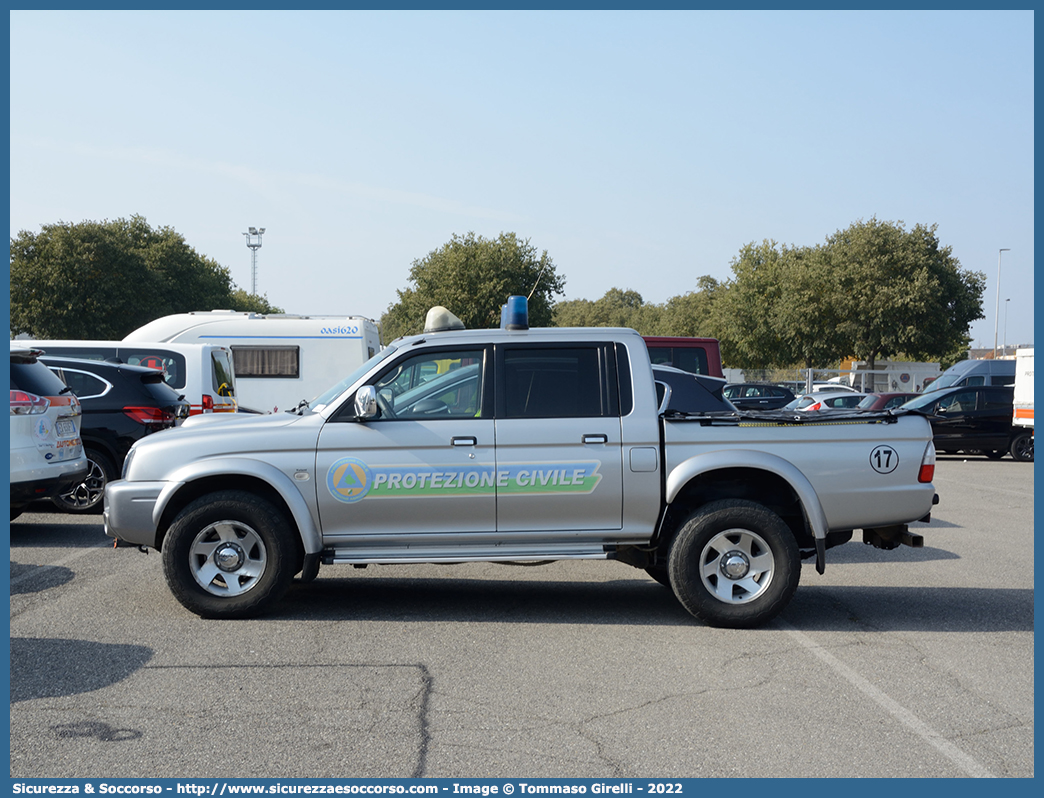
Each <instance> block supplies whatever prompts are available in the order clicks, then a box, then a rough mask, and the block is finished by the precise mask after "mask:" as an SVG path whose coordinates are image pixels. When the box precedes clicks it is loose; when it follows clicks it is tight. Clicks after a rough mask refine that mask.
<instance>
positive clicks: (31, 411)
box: [11, 391, 51, 416]
mask: <svg viewBox="0 0 1044 798" xmlns="http://www.w3.org/2000/svg"><path fill="white" fill-rule="evenodd" d="M50 406H51V400H50V399H48V398H47V397H46V396H37V395H36V394H35V393H29V392H28V391H11V415H12V416H39V415H42V414H43V413H46V412H47V408H49V407H50Z"/></svg>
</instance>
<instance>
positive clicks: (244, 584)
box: [162, 490, 297, 618]
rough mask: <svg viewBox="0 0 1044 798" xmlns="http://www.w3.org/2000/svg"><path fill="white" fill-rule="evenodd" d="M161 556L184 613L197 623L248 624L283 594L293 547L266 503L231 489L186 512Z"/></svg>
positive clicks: (284, 526)
mask: <svg viewBox="0 0 1044 798" xmlns="http://www.w3.org/2000/svg"><path fill="white" fill-rule="evenodd" d="M226 544H227V545H226ZM219 550H220V551H221V553H222V555H223V560H224V563H223V564H222V565H220V566H219V565H218V563H217V562H216V561H215V555H216V554H217V553H218V552H219ZM162 557H163V573H164V575H165V576H166V578H167V585H168V586H169V587H170V590H171V592H172V593H173V594H174V597H175V598H176V599H177V600H178V601H180V602H181V604H182V605H184V606H185V607H186V608H187V609H189V610H191V611H192V612H194V613H196V614H197V615H199V616H201V617H203V618H249V617H252V616H254V615H258V614H260V613H262V612H264V611H265V610H267V609H268V608H269V607H271V606H272V605H273V604H274V603H275V602H277V601H278V600H279V599H280V598H281V597H282V596H283V594H284V593H285V592H286V590H287V588H289V586H290V583H291V581H292V580H293V577H294V564H295V563H296V562H297V545H296V541H295V540H294V539H293V538H292V536H291V527H290V525H289V524H288V523H287V521H286V519H285V517H284V516H283V514H282V513H281V512H280V511H279V510H278V509H276V507H274V506H273V505H272V504H271V503H270V502H269V501H267V500H265V499H263V498H261V497H260V496H256V495H254V494H252V493H246V492H244V491H232V490H229V491H219V492H217V493H211V494H208V495H206V496H201V497H200V498H198V499H196V500H195V501H194V502H192V503H191V504H189V505H188V506H187V507H185V509H184V510H182V511H181V512H180V513H179V514H178V516H177V518H175V519H174V523H173V524H171V526H170V529H169V530H168V531H167V536H166V538H165V539H164V541H163V548H162Z"/></svg>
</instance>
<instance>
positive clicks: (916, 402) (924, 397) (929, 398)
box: [902, 393, 939, 410]
mask: <svg viewBox="0 0 1044 798" xmlns="http://www.w3.org/2000/svg"><path fill="white" fill-rule="evenodd" d="M938 401H939V397H938V396H933V395H932V394H929V393H922V394H921V395H920V396H916V397H914V398H913V399H911V400H910V401H909V402H907V403H906V404H904V405H902V407H903V409H906V410H921V409H923V408H925V407H927V406H928V405H930V404H932V403H933V402H938Z"/></svg>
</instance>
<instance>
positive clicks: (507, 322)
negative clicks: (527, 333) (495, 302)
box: [500, 296, 529, 330]
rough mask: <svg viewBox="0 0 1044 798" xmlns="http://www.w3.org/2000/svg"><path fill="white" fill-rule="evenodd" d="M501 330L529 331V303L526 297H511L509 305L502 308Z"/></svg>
mask: <svg viewBox="0 0 1044 798" xmlns="http://www.w3.org/2000/svg"><path fill="white" fill-rule="evenodd" d="M500 329H502V330H528V329H529V302H528V300H527V299H526V298H525V297H524V296H509V297H508V301H507V303H506V304H504V305H501V306H500Z"/></svg>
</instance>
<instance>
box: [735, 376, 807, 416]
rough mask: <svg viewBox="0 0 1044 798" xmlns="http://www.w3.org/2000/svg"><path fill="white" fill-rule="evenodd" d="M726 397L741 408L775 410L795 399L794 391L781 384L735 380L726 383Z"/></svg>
mask: <svg viewBox="0 0 1044 798" xmlns="http://www.w3.org/2000/svg"><path fill="white" fill-rule="evenodd" d="M723 393H724V394H725V398H727V399H728V400H729V401H730V402H732V403H733V404H734V405H735V406H736V407H738V408H739V409H740V410H775V409H776V408H780V407H783V406H784V405H786V404H788V403H789V402H792V401H794V393H793V391H791V390H790V389H789V388H783V387H781V386H779V385H762V384H759V383H749V382H735V383H731V384H729V385H726V386H725V388H724V390H723Z"/></svg>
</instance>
